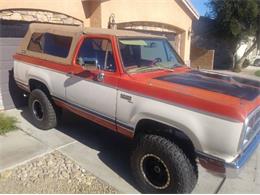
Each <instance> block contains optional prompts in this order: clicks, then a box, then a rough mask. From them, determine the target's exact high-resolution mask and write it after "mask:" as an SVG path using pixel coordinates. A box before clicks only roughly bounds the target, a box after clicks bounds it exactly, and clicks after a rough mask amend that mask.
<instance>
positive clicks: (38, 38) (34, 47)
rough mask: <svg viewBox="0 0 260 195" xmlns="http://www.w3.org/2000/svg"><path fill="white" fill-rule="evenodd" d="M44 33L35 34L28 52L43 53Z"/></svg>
mask: <svg viewBox="0 0 260 195" xmlns="http://www.w3.org/2000/svg"><path fill="white" fill-rule="evenodd" d="M42 43H43V33H33V34H32V38H31V40H30V42H29V45H28V48H27V49H28V50H30V51H34V52H38V53H42V51H43V49H42V45H43V44H42Z"/></svg>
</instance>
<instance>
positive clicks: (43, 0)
mask: <svg viewBox="0 0 260 195" xmlns="http://www.w3.org/2000/svg"><path fill="white" fill-rule="evenodd" d="M4 9H38V10H47V11H52V12H59V13H62V14H67V15H69V16H72V17H75V18H77V19H79V20H82V21H83V22H84V24H85V25H87V26H88V25H89V19H88V18H86V15H85V12H84V9H82V2H81V0H1V2H0V10H4ZM20 20H22V19H20Z"/></svg>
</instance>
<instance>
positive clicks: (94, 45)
mask: <svg viewBox="0 0 260 195" xmlns="http://www.w3.org/2000/svg"><path fill="white" fill-rule="evenodd" d="M88 61H92V62H93V61H95V62H96V65H97V67H96V68H99V69H101V70H106V71H110V72H115V71H116V66H115V61H114V57H113V51H112V45H111V42H110V41H109V40H107V39H85V40H84V41H83V43H82V45H81V47H80V50H79V53H78V56H77V62H81V63H82V62H83V63H87V62H88Z"/></svg>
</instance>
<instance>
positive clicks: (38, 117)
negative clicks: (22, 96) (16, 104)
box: [29, 89, 59, 130]
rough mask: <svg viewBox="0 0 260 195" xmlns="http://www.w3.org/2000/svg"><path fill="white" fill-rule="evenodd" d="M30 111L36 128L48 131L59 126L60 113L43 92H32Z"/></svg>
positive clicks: (38, 90) (36, 90)
mask: <svg viewBox="0 0 260 195" xmlns="http://www.w3.org/2000/svg"><path fill="white" fill-rule="evenodd" d="M29 109H30V112H31V115H32V122H33V124H34V125H35V126H36V127H38V128H40V129H43V130H48V129H52V128H54V127H56V126H57V121H58V117H57V115H58V113H59V111H58V109H56V108H55V105H54V104H53V103H52V102H51V100H50V98H48V96H47V95H46V94H45V93H44V92H43V91H42V90H40V89H35V90H33V91H32V92H31V94H30V97H29Z"/></svg>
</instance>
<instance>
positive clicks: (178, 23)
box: [0, 0, 192, 62]
mask: <svg viewBox="0 0 260 195" xmlns="http://www.w3.org/2000/svg"><path fill="white" fill-rule="evenodd" d="M101 2H102V3H101V5H100V6H99V5H98V4H99V2H98V0H95V1H93V0H89V1H83V2H82V1H81V0H0V10H3V9H14V8H15V9H16V8H26V9H42V10H48V11H53V12H60V13H63V14H67V15H69V16H72V17H75V18H77V19H80V20H82V21H83V22H84V24H85V26H90V25H91V26H98V27H103V28H107V25H108V20H109V16H110V15H111V14H112V13H114V14H115V20H116V22H117V23H121V22H131V21H152V22H160V23H166V24H171V25H173V26H175V27H177V28H179V29H181V31H182V33H181V35H180V37H181V39H182V41H181V44H180V45H181V46H180V54H181V56H182V58H183V59H184V60H185V61H186V62H189V59H190V37H189V35H188V34H189V33H188V32H189V30H190V29H191V24H192V19H191V17H190V14H189V15H188V14H187V9H185V6H183V5H182V4H181V3H178V2H180V0H106V1H101Z"/></svg>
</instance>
